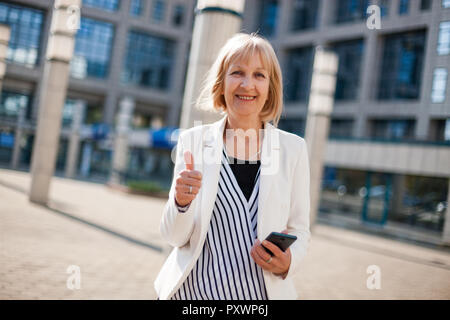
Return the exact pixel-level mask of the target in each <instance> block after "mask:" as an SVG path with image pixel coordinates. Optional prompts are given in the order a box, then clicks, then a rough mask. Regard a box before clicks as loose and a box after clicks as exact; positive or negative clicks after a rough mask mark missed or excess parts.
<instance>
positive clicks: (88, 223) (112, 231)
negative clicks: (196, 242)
mask: <svg viewBox="0 0 450 320" xmlns="http://www.w3.org/2000/svg"><path fill="white" fill-rule="evenodd" d="M0 185H2V186H4V187H6V188H8V189H12V190H14V191H17V192H20V193H22V194H24V195H26V196H28V191H27V190H25V189H24V188H21V187H19V186H16V185H14V184H11V183H7V182H5V181H1V180H0ZM30 204H33V205H36V206H39V207H42V208H45V209H47V210H50V211H52V212H53V213H57V214H59V215H61V216H63V217H66V218H69V219H72V220H74V221H77V222H79V223H83V224H85V225H88V226H90V227H92V228H95V229H97V230H101V231H103V232H106V233H108V234H110V235H113V236H115V237H118V238H121V239H123V240H126V241H128V242H131V243H133V244H136V245H139V246H142V247H145V248H148V249H151V250H154V251H157V252H163V249H162V248H161V247H158V246H155V245H152V244H150V243H147V242H143V241H141V240H138V239H134V238H132V237H129V236H127V235H124V234H122V233H120V232H117V231H114V230H111V229H109V228H106V227H103V226H101V225H99V224H97V223H94V222H90V221H88V220H85V219H81V218H79V217H76V216H74V215H72V214H70V213H67V212H64V211H62V210H59V209H56V208H52V207H50V206H48V205H41V204H37V203H30Z"/></svg>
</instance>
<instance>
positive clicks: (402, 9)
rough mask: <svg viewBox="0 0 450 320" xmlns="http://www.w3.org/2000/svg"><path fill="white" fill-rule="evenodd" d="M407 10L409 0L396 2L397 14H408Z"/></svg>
mask: <svg viewBox="0 0 450 320" xmlns="http://www.w3.org/2000/svg"><path fill="white" fill-rule="evenodd" d="M408 11H409V0H400V2H399V3H398V14H399V15H404V14H408Z"/></svg>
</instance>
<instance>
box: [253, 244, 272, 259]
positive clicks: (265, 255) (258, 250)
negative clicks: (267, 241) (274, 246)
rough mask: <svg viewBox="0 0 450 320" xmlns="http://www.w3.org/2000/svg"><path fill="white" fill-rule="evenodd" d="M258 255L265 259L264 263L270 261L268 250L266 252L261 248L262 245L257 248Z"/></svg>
mask: <svg viewBox="0 0 450 320" xmlns="http://www.w3.org/2000/svg"><path fill="white" fill-rule="evenodd" d="M255 250H256V253H257V254H258V255H259V256H260V257H261V259H264V261H267V260H269V259H270V257H271V255H270V253H268V252H267V251H266V250H264V247H263V246H261V244H260V243H258V245H257V246H256V247H255Z"/></svg>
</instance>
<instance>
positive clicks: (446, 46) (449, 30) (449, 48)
mask: <svg viewBox="0 0 450 320" xmlns="http://www.w3.org/2000/svg"><path fill="white" fill-rule="evenodd" d="M437 52H438V54H439V55H445V54H449V53H450V21H445V22H441V23H440V24H439V38H438V46H437Z"/></svg>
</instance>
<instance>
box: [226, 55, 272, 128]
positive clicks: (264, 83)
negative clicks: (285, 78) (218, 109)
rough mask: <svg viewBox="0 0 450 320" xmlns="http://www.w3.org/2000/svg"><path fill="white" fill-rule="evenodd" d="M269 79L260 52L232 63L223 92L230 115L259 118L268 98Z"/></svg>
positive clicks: (227, 71) (227, 72)
mask: <svg viewBox="0 0 450 320" xmlns="http://www.w3.org/2000/svg"><path fill="white" fill-rule="evenodd" d="M245 60H248V61H245ZM269 80H270V79H269V72H268V71H267V70H266V69H265V68H264V66H263V63H262V61H261V57H260V55H259V54H255V55H253V56H250V57H249V59H239V60H236V61H233V62H232V63H230V66H229V68H228V70H226V73H225V78H224V88H223V92H222V93H223V95H224V98H225V103H226V110H227V113H228V115H229V116H230V117H233V118H237V119H239V118H247V119H257V118H258V117H259V113H260V112H261V110H262V108H263V107H264V104H265V103H266V101H267V98H268V94H269V83H270V81H269Z"/></svg>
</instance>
